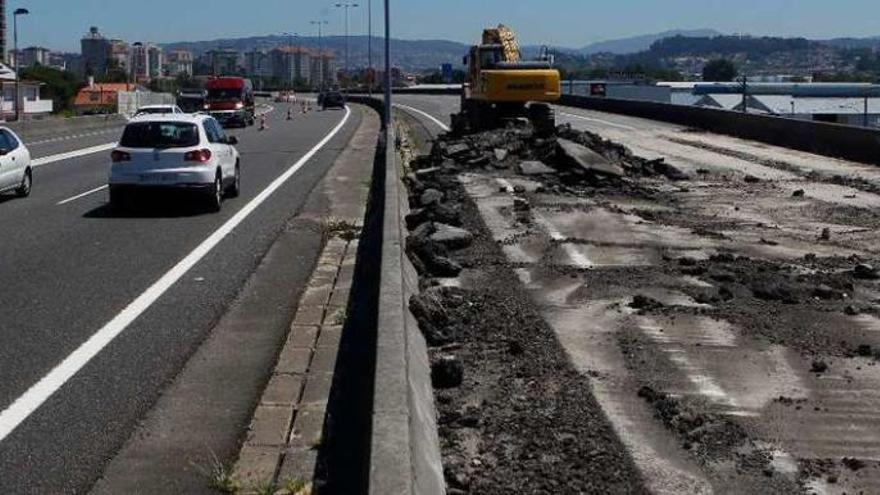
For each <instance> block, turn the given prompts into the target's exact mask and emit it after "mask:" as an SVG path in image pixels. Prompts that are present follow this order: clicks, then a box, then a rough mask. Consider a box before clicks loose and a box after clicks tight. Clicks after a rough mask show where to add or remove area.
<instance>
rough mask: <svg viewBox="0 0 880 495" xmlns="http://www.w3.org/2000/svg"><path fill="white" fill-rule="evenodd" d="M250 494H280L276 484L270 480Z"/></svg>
mask: <svg viewBox="0 0 880 495" xmlns="http://www.w3.org/2000/svg"><path fill="white" fill-rule="evenodd" d="M250 493H253V494H254V495H275V494H276V493H278V490H277V488H276V486H275V482H274V481H273V480H268V481H263V482H261V483H259V484H258V485H256V486H255V487H254V488H253V490H252V491H251V492H250Z"/></svg>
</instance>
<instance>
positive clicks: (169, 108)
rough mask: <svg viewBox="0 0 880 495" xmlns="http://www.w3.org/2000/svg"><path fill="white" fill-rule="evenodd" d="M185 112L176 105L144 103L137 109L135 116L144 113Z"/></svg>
mask: <svg viewBox="0 0 880 495" xmlns="http://www.w3.org/2000/svg"><path fill="white" fill-rule="evenodd" d="M165 113H170V114H179V113H186V112H184V111H183V110H182V109H181V108H180V107H179V106H177V105H144V106H142V107H140V108H138V109H137V112H135V116H138V115H146V114H165Z"/></svg>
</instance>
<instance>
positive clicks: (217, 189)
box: [208, 174, 223, 212]
mask: <svg viewBox="0 0 880 495" xmlns="http://www.w3.org/2000/svg"><path fill="white" fill-rule="evenodd" d="M222 205H223V179H222V176H221V175H220V174H217V176H216V177H215V178H214V187H212V188H211V192H210V194H208V209H209V210H210V211H212V212H218V211H220V208H221V206H222Z"/></svg>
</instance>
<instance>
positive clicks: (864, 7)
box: [7, 0, 880, 51]
mask: <svg viewBox="0 0 880 495" xmlns="http://www.w3.org/2000/svg"><path fill="white" fill-rule="evenodd" d="M341 1H343V0H148V1H144V0H7V11H8V12H10V13H11V12H12V11H13V10H14V9H16V8H18V7H24V8H27V9H29V10H30V11H31V14H30V15H29V16H27V17H26V18H19V21H20V23H19V45H20V46H31V45H40V46H46V47H48V48H50V49H54V50H65V51H79V39H80V38H81V37H82V35H83V34H84V33H85V32H87V31H88V28H89V26H93V25H95V26H98V27H99V28H100V29H101V31H102V32H103V33H105V35H107V36H110V37H114V38H121V39H125V40H127V41H149V42H157V43H164V42H171V41H200V40H210V39H216V38H227V37H243V36H255V35H266V34H277V33H281V32H290V31H293V32H296V33H299V34H302V35H309V34H315V33H316V31H315V29H314V26H312V25H311V24H310V22H309V21H311V20H326V21H328V22H329V24H328V25H327V26H326V28H325V33H327V34H331V35H332V34H342V33H343V32H344V24H345V23H344V16H343V13H342V10H341V9H337V8H334V7H333V5H334V3H338V2H341ZM347 1H349V2H350V3H351V2H352V0H347ZM357 1H358V3H360V4H361V5H360V6H359V7H358V8H355V9H352V10H351V11H350V24H349V25H350V32H351V33H352V34H364V33H365V32H366V27H367V15H366V14H367V12H366V10H367V9H366V4H367V0H363V1H362V2H361V0H357ZM372 3H373V12H374V14H373V19H374V24H373V28H374V34H376V35H379V34H380V33H381V32H382V31H381V30H382V29H383V28H384V23H383V22H382V17H383V12H382V8H383V2H382V0H372ZM391 9H392V12H391V15H392V23H391V25H392V36H393V37H395V38H404V39H449V40H454V41H461V42H467V43H470V42H474V41H476V40H477V38H478V37H479V34H480V32H481V30H482V28H483V27H486V26H490V25H495V24H497V23H499V22H503V23H505V24H507V25H509V26H511V27H512V28H514V30H516V31H517V32H518V33H519V36H520V41H521V42H522V43H523V44H544V45H551V46H566V47H581V46H584V45H586V44H589V43H591V42H594V41H600V40H605V39H615V38H621V37H628V36H634V35H640V34H651V33H656V32H661V31H666V30H670V29H698V28H713V29H717V30H719V31H721V32H724V33H745V34H754V35H776V36H806V37H811V38H828V37H838V36H855V37H863V36H878V35H880V5H878V3H877V0H736V1H731V0H662V1H661V0H653V1H650V0H529V1H525V0H507V1H504V0H391ZM9 24H10V38H11V34H12V29H11V27H12V26H11V24H12V22H11V19H10V22H9ZM10 44H11V43H10Z"/></svg>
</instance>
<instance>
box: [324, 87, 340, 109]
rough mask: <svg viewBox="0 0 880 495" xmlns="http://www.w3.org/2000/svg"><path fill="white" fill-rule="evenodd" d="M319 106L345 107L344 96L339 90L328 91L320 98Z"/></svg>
mask: <svg viewBox="0 0 880 495" xmlns="http://www.w3.org/2000/svg"><path fill="white" fill-rule="evenodd" d="M321 108H322V109H324V110H327V109H328V108H345V97H344V96H342V93H340V92H339V91H328V92H326V93H324V94H323V96H322V98H321Z"/></svg>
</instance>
